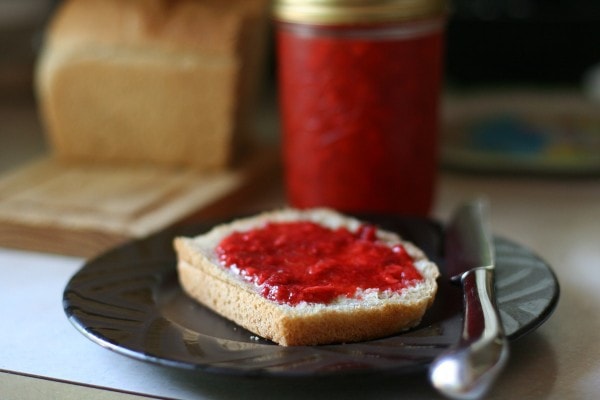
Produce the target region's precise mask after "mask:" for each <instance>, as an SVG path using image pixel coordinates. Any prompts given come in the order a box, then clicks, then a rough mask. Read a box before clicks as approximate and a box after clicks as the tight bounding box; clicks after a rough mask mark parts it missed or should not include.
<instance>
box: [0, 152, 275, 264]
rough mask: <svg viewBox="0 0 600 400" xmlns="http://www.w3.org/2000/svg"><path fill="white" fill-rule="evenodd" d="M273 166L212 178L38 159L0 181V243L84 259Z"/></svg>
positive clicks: (261, 159)
mask: <svg viewBox="0 0 600 400" xmlns="http://www.w3.org/2000/svg"><path fill="white" fill-rule="evenodd" d="M275 166H276V157H275V152H273V151H267V152H258V153H256V154H255V155H254V156H252V157H250V158H249V159H248V160H246V162H244V163H242V164H241V165H240V166H239V167H237V168H233V169H231V170H228V171H221V172H215V173H200V172H198V171H194V170H189V169H169V168H165V167H157V166H107V165H73V164H70V165H65V164H61V163H59V162H57V161H56V160H54V159H53V158H51V157H44V158H42V159H38V160H36V161H35V162H33V163H30V164H27V165H26V166H24V167H22V168H20V169H17V170H15V171H13V172H10V173H8V174H6V175H5V176H3V177H0V246H4V247H10V248H17V249H25V250H34V251H43V252H51V253H60V254H66V255H73V256H82V257H91V256H94V255H96V254H98V253H100V252H102V251H104V250H106V249H108V248H110V247H112V246H115V245H117V244H120V243H123V242H124V241H127V240H130V239H132V238H139V237H143V236H146V235H148V234H150V233H152V232H155V231H157V230H160V229H162V228H164V227H166V226H169V225H171V224H173V223H175V222H177V221H179V220H181V219H183V218H185V217H186V216H187V215H189V214H191V213H193V212H197V211H198V210H199V209H202V207H205V206H208V205H210V204H213V203H215V202H216V201H218V200H219V199H222V198H225V197H227V196H228V195H230V194H232V193H234V192H236V190H238V189H240V188H241V187H243V186H244V185H246V184H248V183H249V182H251V181H252V180H255V179H260V176H261V174H263V173H266V171H268V170H269V169H272V168H274V167H275Z"/></svg>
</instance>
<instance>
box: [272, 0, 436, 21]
mask: <svg viewBox="0 0 600 400" xmlns="http://www.w3.org/2000/svg"><path fill="white" fill-rule="evenodd" d="M273 7H274V9H273V12H274V16H275V18H276V19H277V20H279V21H285V22H299V23H312V24H323V25H332V24H346V23H348V24H354V23H374V22H392V21H407V20H414V19H420V18H426V17H434V16H440V15H443V14H444V13H445V12H446V9H447V1H446V0H276V1H275V2H274V6H273Z"/></svg>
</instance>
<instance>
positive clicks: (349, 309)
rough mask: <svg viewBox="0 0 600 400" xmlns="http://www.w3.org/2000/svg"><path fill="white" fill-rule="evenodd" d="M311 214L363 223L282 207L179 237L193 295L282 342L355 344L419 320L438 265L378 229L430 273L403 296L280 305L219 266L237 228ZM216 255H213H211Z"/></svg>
mask: <svg viewBox="0 0 600 400" xmlns="http://www.w3.org/2000/svg"><path fill="white" fill-rule="evenodd" d="M298 219H308V220H311V221H313V222H318V223H322V224H324V225H326V226H330V227H333V226H340V224H341V225H344V226H348V228H349V229H350V230H354V229H356V228H357V227H358V226H359V225H360V224H361V222H360V221H358V220H355V219H352V218H348V217H345V216H343V215H341V214H338V213H336V212H334V211H332V210H326V209H313V210H306V211H298V210H292V209H284V210H278V211H275V212H271V213H265V214H261V215H258V216H256V217H251V218H247V219H243V220H238V221H234V222H232V223H230V224H224V225H220V226H217V227H215V228H214V229H213V230H211V231H210V232H209V233H207V234H204V235H200V236H198V237H196V238H185V237H177V238H175V239H174V246H175V249H176V252H177V256H178V264H177V268H178V273H179V280H180V283H181V286H182V288H183V290H184V291H185V292H186V293H187V294H188V295H189V296H190V297H192V298H193V299H195V300H196V301H198V302H200V303H201V304H203V305H205V306H206V307H208V308H210V309H212V310H213V311H215V312H216V313H218V314H220V315H222V316H223V317H225V318H228V319H230V320H232V321H234V322H236V323H237V324H238V325H241V326H243V327H244V328H246V329H248V330H249V331H251V332H253V333H256V334H257V335H259V336H262V337H264V338H267V339H270V340H272V341H274V342H276V343H278V344H280V345H283V346H297V345H318V344H327V343H337V342H356V341H363V340H369V339H374V338H379V337H384V336H388V335H392V334H394V333H398V332H400V331H402V330H405V329H408V328H411V327H414V326H416V325H418V324H419V322H420V321H421V319H422V317H423V314H424V313H425V311H426V310H427V308H428V307H429V306H430V305H431V304H432V302H433V299H434V297H435V294H436V291H437V283H436V279H437V277H438V275H439V272H438V269H437V266H436V265H435V264H433V263H432V262H431V261H429V260H428V259H427V258H426V257H425V255H424V254H423V252H422V251H421V250H419V249H418V248H417V247H416V246H414V245H413V244H411V243H409V242H406V241H401V239H399V238H398V237H397V236H396V235H395V234H393V233H389V232H385V231H381V230H379V231H378V238H379V239H380V240H382V241H385V242H389V243H398V241H400V242H401V243H402V244H403V245H404V247H405V249H406V250H407V252H408V253H409V254H410V255H411V256H412V257H413V259H414V260H415V266H416V267H417V269H419V271H420V272H421V274H422V275H423V277H424V281H423V282H422V283H419V284H417V285H416V286H413V287H409V288H406V289H405V290H403V291H402V292H401V293H393V294H390V293H373V292H370V293H363V294H362V296H361V298H357V299H346V298H344V299H340V300H338V301H335V302H334V303H332V304H327V305H324V304H307V303H300V304H298V305H295V306H291V305H287V304H278V303H276V302H274V301H271V300H268V299H266V298H264V297H263V296H261V295H260V293H259V292H258V291H257V290H256V288H255V287H254V286H252V285H251V284H250V283H248V282H245V281H243V280H242V279H241V278H239V277H238V276H237V275H235V274H233V273H231V272H229V270H228V269H226V268H224V267H222V266H221V265H219V263H218V260H217V259H216V256H215V255H214V254H211V249H214V247H215V246H216V245H217V244H218V242H219V241H220V239H222V238H224V237H225V236H227V235H228V234H229V233H231V232H233V231H234V230H248V229H251V228H252V227H258V226H261V225H262V224H264V223H266V222H267V221H289V220H298ZM212 253H214V252H212Z"/></svg>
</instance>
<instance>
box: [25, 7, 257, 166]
mask: <svg viewBox="0 0 600 400" xmlns="http://www.w3.org/2000/svg"><path fill="white" fill-rule="evenodd" d="M266 5H267V0H231V1H227V2H223V1H220V0H207V1H193V0H66V1H64V2H62V3H61V5H60V7H59V8H58V10H57V12H56V13H55V14H54V15H53V18H52V20H51V23H50V25H49V28H48V30H47V32H46V35H45V40H44V46H43V49H42V53H41V56H40V58H39V61H38V65H37V70H36V91H37V96H38V99H39V102H38V103H39V106H40V111H41V116H42V120H43V123H44V127H45V130H46V133H47V134H48V137H49V141H50V143H51V145H52V148H53V150H54V153H55V155H56V156H57V158H58V159H60V160H61V161H75V162H106V163H113V164H114V163H128V164H131V163H154V164H163V165H169V166H182V165H183V166H193V167H195V168H196V169H198V170H221V169H225V168H227V167H230V166H231V165H232V163H234V162H235V161H236V157H238V156H240V152H241V149H243V148H245V147H247V146H248V141H250V140H251V139H250V138H251V135H252V133H253V132H252V129H253V128H252V126H253V119H252V118H253V117H254V112H255V111H256V109H255V104H256V99H257V96H258V90H259V85H260V78H261V75H262V72H261V71H262V65H263V62H264V60H263V58H264V54H265V53H264V51H265V41H266V11H267V7H266Z"/></svg>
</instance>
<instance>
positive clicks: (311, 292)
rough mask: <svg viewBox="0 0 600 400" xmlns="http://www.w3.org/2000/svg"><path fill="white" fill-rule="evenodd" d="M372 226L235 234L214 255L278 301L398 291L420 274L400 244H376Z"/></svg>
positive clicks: (290, 226) (302, 225)
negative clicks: (373, 291) (377, 291)
mask: <svg viewBox="0 0 600 400" xmlns="http://www.w3.org/2000/svg"><path fill="white" fill-rule="evenodd" d="M375 231H376V229H375V227H374V226H371V225H363V226H361V227H360V229H358V230H357V231H356V232H351V231H349V230H348V229H346V228H338V229H335V230H332V229H329V228H326V227H323V226H321V225H319V224H316V223H313V222H308V221H301V222H284V223H269V224H267V225H266V226H264V227H262V228H257V229H254V230H250V231H246V232H235V233H233V234H231V235H229V236H228V237H226V238H225V239H223V240H222V241H221V243H220V244H219V245H218V247H217V249H216V251H217V254H218V256H219V258H220V261H221V263H222V264H223V265H224V266H225V267H227V268H230V269H231V270H233V271H235V272H236V273H238V274H239V275H240V276H242V277H243V278H244V279H245V280H247V281H248V282H252V283H254V284H255V285H257V286H258V287H259V288H260V290H261V294H262V295H263V296H264V297H266V298H267V299H270V300H273V301H276V302H278V303H287V304H290V305H295V304H298V303H300V302H303V301H304V302H307V303H323V304H327V303H330V302H331V301H333V300H334V299H336V298H337V297H339V296H344V295H345V296H347V297H353V296H354V295H355V293H356V291H357V290H358V289H362V290H366V289H379V290H382V291H383V290H392V291H399V290H401V289H403V288H405V287H408V286H411V284H414V283H415V282H416V281H420V280H422V279H423V278H422V276H421V274H420V273H419V271H417V269H416V268H415V266H414V263H413V260H412V258H411V257H410V256H409V255H408V253H407V252H406V250H405V249H404V247H402V246H401V245H400V244H397V245H393V246H391V247H390V246H387V245H385V244H383V243H381V242H380V241H378V240H377V238H376V234H375Z"/></svg>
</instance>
